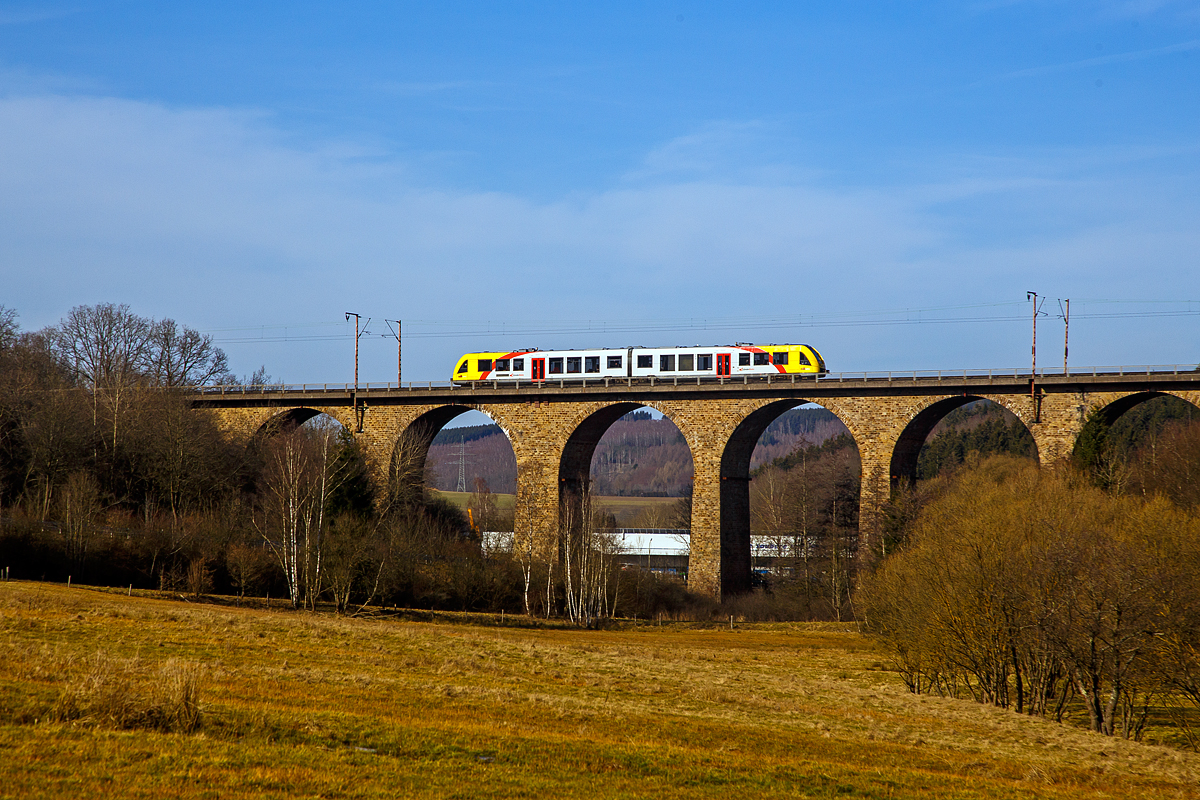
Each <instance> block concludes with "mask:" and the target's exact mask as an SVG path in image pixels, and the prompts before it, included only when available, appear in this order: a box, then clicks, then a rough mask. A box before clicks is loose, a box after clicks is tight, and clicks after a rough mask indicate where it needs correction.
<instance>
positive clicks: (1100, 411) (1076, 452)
mask: <svg viewBox="0 0 1200 800" xmlns="http://www.w3.org/2000/svg"><path fill="white" fill-rule="evenodd" d="M1164 397H1169V398H1171V399H1172V400H1174V401H1177V402H1179V403H1182V404H1186V405H1188V406H1190V407H1191V409H1192V410H1193V411H1194V412H1195V416H1197V417H1200V406H1197V405H1196V404H1195V403H1194V402H1192V401H1190V400H1188V399H1187V398H1185V397H1180V396H1179V395H1177V394H1174V393H1173V392H1155V391H1149V392H1136V393H1134V394H1130V395H1126V396H1125V397H1120V398H1117V399H1116V400H1114V401H1112V402H1111V403H1108V404H1107V405H1103V406H1096V407H1094V408H1093V409H1092V411H1091V413H1090V414H1089V415H1088V417H1087V418H1086V419H1085V420H1084V423H1083V427H1082V428H1081V429H1080V431H1079V435H1078V436H1076V437H1075V444H1074V445H1073V446H1072V448H1071V459H1072V461H1075V462H1077V463H1078V462H1079V461H1080V460H1081V458H1082V460H1083V461H1084V462H1087V461H1089V460H1090V459H1093V458H1096V457H1097V456H1098V453H1095V452H1093V453H1090V454H1085V453H1083V452H1082V451H1084V450H1086V449H1088V448H1103V447H1106V446H1107V445H1106V444H1105V441H1106V440H1107V436H1108V431H1109V429H1110V428H1112V427H1113V425H1114V424H1115V423H1116V421H1117V420H1118V419H1120V418H1121V417H1122V416H1123V415H1124V414H1125V413H1127V412H1129V411H1132V410H1133V409H1135V408H1137V407H1138V406H1140V405H1142V404H1143V403H1147V402H1149V401H1151V400H1157V399H1159V398H1164ZM1091 466H1094V465H1091Z"/></svg>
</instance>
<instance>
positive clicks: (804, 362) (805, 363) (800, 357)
mask: <svg viewBox="0 0 1200 800" xmlns="http://www.w3.org/2000/svg"><path fill="white" fill-rule="evenodd" d="M796 363H797V364H799V365H800V366H802V367H811V366H812V362H811V361H809V360H808V356H806V355H804V351H803V350H798V351H796Z"/></svg>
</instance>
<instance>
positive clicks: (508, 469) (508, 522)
mask: <svg viewBox="0 0 1200 800" xmlns="http://www.w3.org/2000/svg"><path fill="white" fill-rule="evenodd" d="M456 421H457V422H460V423H462V424H452V423H455V422H456ZM389 483H390V485H391V487H392V489H391V491H392V497H391V503H392V504H393V505H395V504H399V505H406V504H408V505H411V504H413V503H415V502H419V501H421V500H423V499H424V498H425V496H426V494H427V493H428V494H432V495H433V496H434V497H436V498H438V499H440V500H443V501H445V502H447V503H449V504H451V505H453V506H455V507H456V508H458V509H459V510H461V511H462V513H464V514H465V515H466V518H467V524H468V526H469V527H470V528H471V530H472V531H473V532H474V533H476V534H478V535H480V536H481V537H490V538H488V541H485V542H484V545H485V547H499V546H501V545H502V544H504V542H501V541H491V539H494V538H497V537H496V534H511V532H512V530H513V505H514V497H515V495H516V486H517V459H516V454H515V452H514V451H513V446H512V442H511V440H510V439H509V437H508V434H507V432H506V431H505V430H504V429H503V428H502V427H501V426H500V425H499V424H497V422H496V420H495V419H494V418H493V417H492V416H491V415H489V414H487V413H486V412H483V411H479V410H477V409H473V408H469V407H467V406H441V407H439V408H436V409H433V410H431V411H428V412H426V413H425V414H423V415H421V416H420V417H418V418H417V419H416V420H414V421H413V422H412V424H410V425H409V426H408V428H407V429H406V430H405V431H404V432H403V433H402V434H401V436H400V438H399V440H398V441H397V442H396V445H395V447H394V448H393V451H392V459H391V465H390V469H389ZM499 538H500V539H505V540H507V538H508V537H504V536H501V537H499Z"/></svg>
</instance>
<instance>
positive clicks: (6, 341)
mask: <svg viewBox="0 0 1200 800" xmlns="http://www.w3.org/2000/svg"><path fill="white" fill-rule="evenodd" d="M19 331H20V328H19V327H18V326H17V311H16V309H13V308H5V307H4V306H3V305H0V351H3V350H7V349H8V348H10V347H12V346H13V345H15V344H16V343H17V334H18V332H19Z"/></svg>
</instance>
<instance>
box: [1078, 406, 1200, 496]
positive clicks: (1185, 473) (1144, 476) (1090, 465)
mask: <svg viewBox="0 0 1200 800" xmlns="http://www.w3.org/2000/svg"><path fill="white" fill-rule="evenodd" d="M1071 461H1072V463H1073V464H1074V465H1075V467H1076V468H1078V469H1080V470H1082V471H1083V472H1084V473H1086V474H1087V475H1088V476H1089V478H1090V479H1091V480H1092V482H1093V483H1095V484H1096V485H1097V486H1099V487H1101V488H1103V489H1108V490H1111V491H1117V492H1123V491H1130V492H1135V493H1139V494H1145V495H1150V494H1162V495H1165V496H1166V497H1168V498H1170V499H1171V500H1172V501H1173V502H1175V503H1176V504H1178V505H1184V506H1188V507H1194V506H1196V505H1200V408H1197V407H1196V405H1195V404H1193V403H1191V402H1188V401H1187V400H1185V399H1183V398H1181V397H1178V396H1176V395H1173V394H1168V393H1165V392H1139V393H1137V394H1132V395H1128V396H1126V397H1122V398H1120V399H1118V400H1116V401H1114V402H1111V403H1109V404H1107V405H1104V406H1100V407H1097V408H1094V409H1092V411H1091V413H1089V414H1088V416H1087V417H1086V419H1085V420H1084V424H1083V427H1082V429H1081V430H1080V432H1079V436H1078V437H1077V438H1076V440H1075V447H1074V448H1073V450H1072V453H1071Z"/></svg>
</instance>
